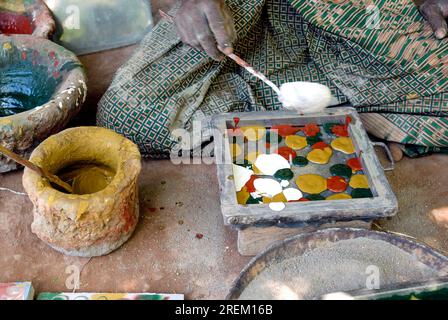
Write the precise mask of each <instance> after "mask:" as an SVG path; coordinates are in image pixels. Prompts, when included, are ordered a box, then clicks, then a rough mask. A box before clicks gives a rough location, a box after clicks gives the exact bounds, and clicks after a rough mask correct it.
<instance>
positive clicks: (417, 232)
mask: <svg viewBox="0 0 448 320" xmlns="http://www.w3.org/2000/svg"><path fill="white" fill-rule="evenodd" d="M447 166H448V156H442V155H433V156H430V157H426V158H420V159H413V160H411V159H407V158H405V159H404V160H403V161H401V162H399V163H398V164H397V167H396V169H395V171H393V172H391V173H388V178H389V180H390V183H391V185H392V188H393V190H394V192H395V193H396V195H397V197H398V200H399V206H400V210H399V213H398V215H397V216H396V217H394V218H391V219H388V220H383V221H378V226H379V227H382V228H385V229H388V230H391V231H394V232H399V233H405V234H407V235H410V236H413V237H416V238H417V239H419V240H420V241H424V242H425V243H427V244H429V245H431V246H433V247H434V248H436V249H438V250H439V251H445V252H448V233H447V232H446V229H445V228H444V227H443V226H439V225H437V224H436V223H435V222H434V221H433V220H432V219H431V212H432V211H433V210H436V209H441V208H444V207H447V206H448V200H447V199H448V188H447V186H446V181H448V170H446V168H447ZM21 175H22V171H18V172H14V173H9V174H4V175H0V186H3V187H7V188H11V189H14V190H17V191H23V189H22V186H21ZM218 191H219V190H218V182H217V178H216V170H215V167H214V166H213V165H205V164H204V165H183V166H175V165H173V164H171V162H170V161H145V162H144V165H143V171H142V175H141V180H140V196H141V198H140V199H141V206H140V209H141V217H140V223H139V225H138V227H137V230H136V232H135V234H134V236H133V237H132V238H131V239H130V240H129V241H128V242H127V243H126V244H125V245H124V246H123V247H122V248H120V249H119V250H117V251H115V252H113V253H112V254H110V255H108V256H105V257H99V258H93V259H90V260H89V259H81V258H72V257H65V256H64V255H62V254H60V253H58V252H56V251H54V250H53V249H51V248H49V247H48V246H46V245H45V244H44V243H43V242H41V241H40V240H39V239H38V238H37V237H36V236H35V235H34V234H32V233H31V231H30V224H31V222H32V205H31V203H30V201H29V200H28V198H27V197H26V196H20V195H13V194H11V193H9V192H0V252H1V255H0V270H1V271H0V282H9V281H26V280H27V281H32V282H33V283H34V285H35V288H36V290H37V292H42V291H67V290H68V289H67V287H66V280H67V278H68V277H69V275H70V274H67V273H66V268H67V267H69V266H71V265H76V266H78V267H80V269H81V270H82V273H81V286H80V290H79V291H80V292H81V291H95V292H168V293H174V292H176V293H184V294H185V295H186V298H188V299H212V298H218V299H219V298H224V297H225V295H226V293H227V292H228V290H229V287H230V285H231V283H232V281H233V280H234V279H235V278H236V277H237V275H238V274H239V272H240V270H241V269H242V268H243V267H244V265H245V264H246V263H247V262H248V261H249V258H247V257H241V256H240V255H239V254H238V252H237V248H236V232H235V231H233V230H230V229H229V228H227V227H225V226H224V225H223V221H222V217H221V213H220V208H219V195H218V194H219V192H218ZM445 209H446V208H445ZM197 235H203V237H202V238H201V239H199V238H200V236H197ZM68 291H70V290H68Z"/></svg>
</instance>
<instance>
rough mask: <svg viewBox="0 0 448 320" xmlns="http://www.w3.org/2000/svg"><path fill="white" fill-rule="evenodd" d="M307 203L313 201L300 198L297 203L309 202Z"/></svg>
mask: <svg viewBox="0 0 448 320" xmlns="http://www.w3.org/2000/svg"><path fill="white" fill-rule="evenodd" d="M307 201H311V200H310V199H307V198H300V199H299V200H297V202H307Z"/></svg>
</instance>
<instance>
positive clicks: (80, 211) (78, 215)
mask: <svg viewBox="0 0 448 320" xmlns="http://www.w3.org/2000/svg"><path fill="white" fill-rule="evenodd" d="M88 207H89V202H88V201H81V202H80V203H79V206H78V212H77V213H76V220H79V219H81V217H82V215H83V214H84V213H85V212H86V210H87V208H88Z"/></svg>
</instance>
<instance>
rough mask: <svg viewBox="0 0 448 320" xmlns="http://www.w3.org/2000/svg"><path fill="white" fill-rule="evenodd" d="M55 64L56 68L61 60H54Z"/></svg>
mask: <svg viewBox="0 0 448 320" xmlns="http://www.w3.org/2000/svg"><path fill="white" fill-rule="evenodd" d="M53 65H54V67H55V68H57V67H58V65H59V60H56V61H55V62H54V64H53Z"/></svg>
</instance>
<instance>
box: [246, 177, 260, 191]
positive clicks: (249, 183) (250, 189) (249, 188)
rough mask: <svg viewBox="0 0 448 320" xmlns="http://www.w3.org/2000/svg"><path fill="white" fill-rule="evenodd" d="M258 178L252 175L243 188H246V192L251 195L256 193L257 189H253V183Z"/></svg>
mask: <svg viewBox="0 0 448 320" xmlns="http://www.w3.org/2000/svg"><path fill="white" fill-rule="evenodd" d="M257 178H258V177H257V176H255V175H252V176H251V177H250V179H249V181H247V182H246V185H245V187H246V188H247V192H249V193H252V192H255V191H257V189H255V187H254V181H255V180H256V179H257Z"/></svg>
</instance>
